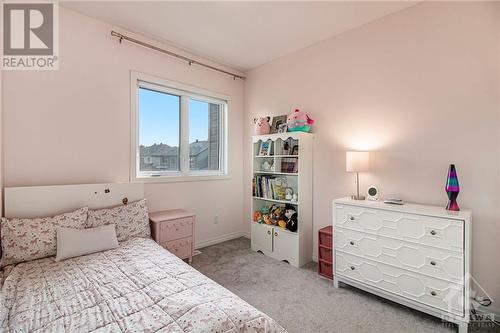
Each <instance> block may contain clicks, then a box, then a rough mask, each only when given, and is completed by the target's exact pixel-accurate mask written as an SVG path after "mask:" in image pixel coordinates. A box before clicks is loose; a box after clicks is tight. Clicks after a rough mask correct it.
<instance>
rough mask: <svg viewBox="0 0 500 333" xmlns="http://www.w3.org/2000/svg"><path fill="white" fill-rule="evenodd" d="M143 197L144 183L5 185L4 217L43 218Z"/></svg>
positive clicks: (113, 204)
mask: <svg viewBox="0 0 500 333" xmlns="http://www.w3.org/2000/svg"><path fill="white" fill-rule="evenodd" d="M124 198H127V199H128V202H132V201H137V200H140V199H142V198H144V184H143V183H109V184H83V185H56V186H34V187H6V188H5V194H4V207H5V217H45V216H53V215H56V214H60V213H64V212H68V211H72V210H75V209H78V208H80V207H85V206H88V207H89V208H91V209H98V208H105V207H111V206H117V205H120V204H122V203H123V199H124Z"/></svg>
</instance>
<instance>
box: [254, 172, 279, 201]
mask: <svg viewBox="0 0 500 333" xmlns="http://www.w3.org/2000/svg"><path fill="white" fill-rule="evenodd" d="M253 183H255V190H254V191H253V196H254V197H259V198H264V199H273V200H279V199H280V198H279V196H278V194H277V187H276V177H275V176H259V175H256V176H254V181H253Z"/></svg>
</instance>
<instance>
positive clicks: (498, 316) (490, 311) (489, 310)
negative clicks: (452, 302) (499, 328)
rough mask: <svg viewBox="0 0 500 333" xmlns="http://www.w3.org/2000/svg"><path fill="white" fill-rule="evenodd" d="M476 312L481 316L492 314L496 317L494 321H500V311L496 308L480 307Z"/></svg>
mask: <svg viewBox="0 0 500 333" xmlns="http://www.w3.org/2000/svg"><path fill="white" fill-rule="evenodd" d="M476 311H477V312H478V313H479V314H492V315H493V316H494V320H496V321H500V309H499V308H497V307H494V306H491V305H490V306H479V307H478V308H476Z"/></svg>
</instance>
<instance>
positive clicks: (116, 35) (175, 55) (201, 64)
mask: <svg viewBox="0 0 500 333" xmlns="http://www.w3.org/2000/svg"><path fill="white" fill-rule="evenodd" d="M111 36H113V37H117V38H118V40H119V42H120V43H121V42H122V41H123V40H126V41H129V42H131V43H134V44H137V45H141V46H144V47H147V48H149V49H152V50H155V51H158V52H161V53H164V54H166V55H169V56H171V57H174V58H177V59H180V60H183V61H185V62H187V63H188V64H189V66H191V65H193V64H194V65H198V66H201V67H205V68H208V69H211V70H214V71H217V72H220V73H223V74H226V75H229V76H232V77H233V79H234V80H236V79H240V80H245V77H244V76H241V75H239V74H234V73H231V72H228V71H225V70H223V69H220V68H217V67H214V66H211V65H208V64H204V63H202V62H199V61H196V60H194V59H191V58H188V57H185V56H183V55H180V54H177V53H174V52H172V51H168V50H165V49H162V48H159V47H158V46H154V45H152V44H149V43H146V42H143V41H140V40H138V39H135V38H132V37H129V36H125V35H123V34H121V33H119V32H116V31H113V30H111Z"/></svg>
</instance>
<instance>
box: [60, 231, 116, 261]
mask: <svg viewBox="0 0 500 333" xmlns="http://www.w3.org/2000/svg"><path fill="white" fill-rule="evenodd" d="M56 230H57V255H56V261H61V260H64V259H68V258H73V257H78V256H83V255H86V254H90V253H95V252H100V251H105V250H111V249H115V248H117V247H118V240H117V239H116V230H115V225H114V224H108V225H104V226H100V227H96V228H89V229H73V228H61V227H57V229H56Z"/></svg>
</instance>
